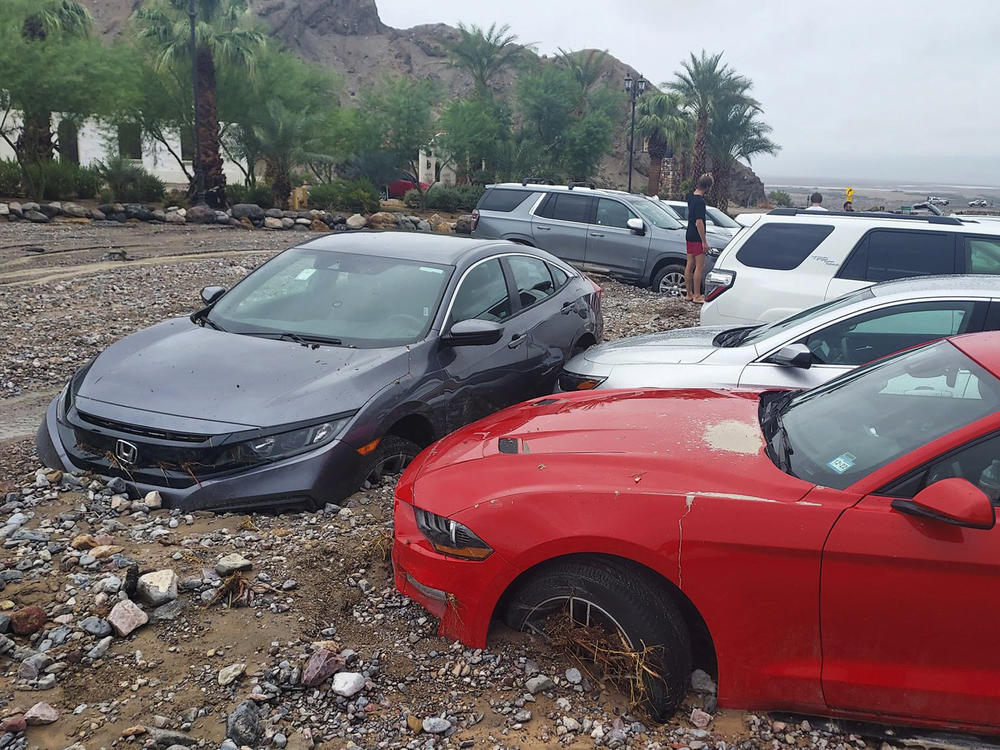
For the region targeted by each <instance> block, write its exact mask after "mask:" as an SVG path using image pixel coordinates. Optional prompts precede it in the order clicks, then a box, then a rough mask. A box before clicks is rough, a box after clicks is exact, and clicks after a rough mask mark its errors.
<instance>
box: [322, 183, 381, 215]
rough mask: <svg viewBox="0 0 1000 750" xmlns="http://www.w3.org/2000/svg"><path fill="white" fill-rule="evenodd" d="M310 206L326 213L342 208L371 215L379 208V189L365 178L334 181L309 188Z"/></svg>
mask: <svg viewBox="0 0 1000 750" xmlns="http://www.w3.org/2000/svg"><path fill="white" fill-rule="evenodd" d="M309 205H310V206H312V207H313V208H318V209H322V210H324V211H332V210H334V209H338V208H340V209H344V210H347V211H356V212H358V213H370V212H372V211H375V210H377V209H378V207H379V200H378V188H376V187H375V185H374V183H372V182H371V181H370V180H367V179H364V178H358V179H356V180H334V181H333V182H329V183H326V184H324V185H316V186H314V187H311V188H309Z"/></svg>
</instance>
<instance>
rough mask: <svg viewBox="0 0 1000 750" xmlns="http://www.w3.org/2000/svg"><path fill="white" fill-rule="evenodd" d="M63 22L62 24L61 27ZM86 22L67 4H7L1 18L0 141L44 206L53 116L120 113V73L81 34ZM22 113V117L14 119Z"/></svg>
mask: <svg viewBox="0 0 1000 750" xmlns="http://www.w3.org/2000/svg"><path fill="white" fill-rule="evenodd" d="M60 19H61V22H59V21H60ZM88 25H89V15H87V13H86V11H85V10H83V8H82V7H81V6H78V5H77V4H75V3H70V2H63V1H61V0H60V1H59V2H43V3H38V2H37V0H4V8H3V13H2V14H0V70H2V71H3V75H2V77H0V139H2V140H3V141H4V142H6V143H7V145H8V146H9V147H10V149H11V150H12V151H13V152H14V158H15V159H16V160H17V163H18V166H19V167H20V169H21V175H22V184H23V186H24V187H25V188H26V189H27V191H28V193H29V194H30V195H31V196H33V197H34V198H36V199H41V197H42V195H43V193H44V189H45V175H46V169H45V164H46V162H48V161H49V160H51V158H52V150H53V140H52V129H51V128H52V126H51V117H52V115H51V112H52V108H53V104H54V103H56V104H57V106H58V109H59V112H60V115H61V116H62V117H63V119H68V120H70V121H72V122H81V121H83V120H84V119H86V118H87V117H90V116H93V115H108V114H110V113H111V112H112V111H113V110H114V109H115V107H116V106H117V104H118V102H117V96H116V93H117V92H116V87H115V84H114V83H109V82H116V81H117V80H118V70H119V66H118V63H117V62H116V59H115V56H114V54H113V52H112V51H111V50H109V49H108V48H105V47H103V46H102V45H101V43H100V42H99V41H98V40H96V39H94V38H92V37H90V36H87V35H85V34H84V33H83V29H85V28H87V27H88ZM19 113H20V114H19Z"/></svg>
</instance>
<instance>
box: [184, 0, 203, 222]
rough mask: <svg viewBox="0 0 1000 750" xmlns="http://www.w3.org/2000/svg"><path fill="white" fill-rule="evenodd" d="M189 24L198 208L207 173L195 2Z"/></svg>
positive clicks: (193, 161)
mask: <svg viewBox="0 0 1000 750" xmlns="http://www.w3.org/2000/svg"><path fill="white" fill-rule="evenodd" d="M188 22H189V24H190V27H191V89H192V92H193V94H194V99H192V102H193V103H194V154H193V157H192V159H191V166H192V167H194V184H195V191H196V192H195V199H194V203H195V205H196V206H204V205H205V172H204V170H203V168H202V163H201V136H200V133H199V130H200V127H199V125H200V120H199V118H198V42H197V40H196V39H195V31H194V26H195V10H194V0H188Z"/></svg>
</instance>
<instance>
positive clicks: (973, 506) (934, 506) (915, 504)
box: [892, 477, 997, 529]
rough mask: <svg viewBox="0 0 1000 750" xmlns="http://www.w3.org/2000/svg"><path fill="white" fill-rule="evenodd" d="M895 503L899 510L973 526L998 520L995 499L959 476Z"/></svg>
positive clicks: (985, 526)
mask: <svg viewBox="0 0 1000 750" xmlns="http://www.w3.org/2000/svg"><path fill="white" fill-rule="evenodd" d="M892 507H893V508H895V509H896V510H898V511H899V512H900V513H908V514H910V515H913V516H920V517H922V518H930V519H933V520H935V521H943V522H944V523H950V524H953V525H955V526H965V527H966V528H970V529H992V528H993V526H994V525H996V522H997V518H996V511H995V510H994V508H993V503H991V502H990V499H989V498H988V497H987V496H986V493H984V492H983V491H982V490H980V489H979V488H978V487H976V485H974V484H972V482H969V481H968V480H965V479H960V478H958V477H953V478H951V479H942V480H941V481H939V482H934V484H931V485H928V486H927V487H924V488H923V489H922V490H920V492H918V493H917V494H916V496H915V497H914V498H913V499H912V500H893V501H892Z"/></svg>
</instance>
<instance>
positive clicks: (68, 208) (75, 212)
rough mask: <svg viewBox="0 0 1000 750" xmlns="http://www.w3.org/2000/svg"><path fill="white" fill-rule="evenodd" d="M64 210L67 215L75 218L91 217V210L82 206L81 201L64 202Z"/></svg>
mask: <svg viewBox="0 0 1000 750" xmlns="http://www.w3.org/2000/svg"><path fill="white" fill-rule="evenodd" d="M62 211H63V213H64V214H66V215H67V216H72V217H73V218H74V219H89V218H90V211H88V210H87V209H86V208H84V207H83V206H81V205H80V204H79V203H63V204H62Z"/></svg>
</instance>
